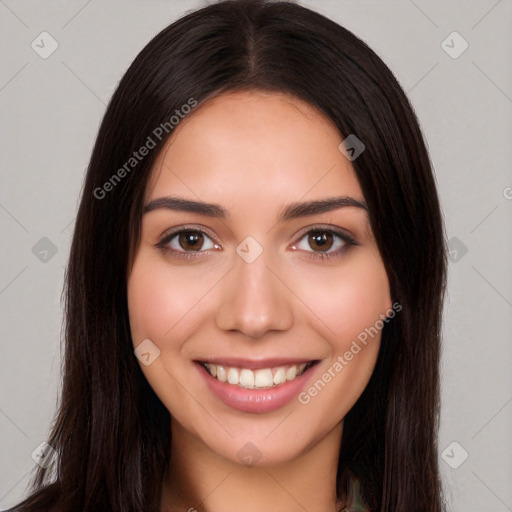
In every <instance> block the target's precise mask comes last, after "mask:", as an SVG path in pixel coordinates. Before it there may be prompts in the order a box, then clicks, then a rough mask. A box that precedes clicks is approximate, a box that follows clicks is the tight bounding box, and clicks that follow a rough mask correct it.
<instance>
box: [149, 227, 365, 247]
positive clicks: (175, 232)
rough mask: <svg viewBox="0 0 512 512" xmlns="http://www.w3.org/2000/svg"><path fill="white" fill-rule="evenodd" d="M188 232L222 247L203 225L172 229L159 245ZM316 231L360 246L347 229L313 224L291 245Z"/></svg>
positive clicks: (302, 231)
mask: <svg viewBox="0 0 512 512" xmlns="http://www.w3.org/2000/svg"><path fill="white" fill-rule="evenodd" d="M186 231H197V232H200V233H203V234H205V235H207V236H208V237H209V238H210V239H211V240H212V241H213V242H214V243H216V244H218V245H221V244H220V242H219V241H218V240H217V237H216V236H215V235H213V234H211V233H210V231H209V230H208V229H207V228H206V227H205V226H201V225H183V226H178V227H176V228H171V229H170V230H168V231H167V232H165V233H164V234H163V235H162V236H161V238H160V242H159V244H162V243H168V242H169V240H171V239H172V238H174V237H175V236H176V235H179V234H180V233H182V232H186ZM314 231H327V232H331V233H332V234H334V235H336V236H338V237H340V238H341V239H342V240H344V241H345V242H346V241H347V239H348V240H349V241H350V242H352V243H353V244H355V245H359V244H358V242H357V240H356V238H355V237H354V236H353V235H352V234H350V233H348V232H347V231H346V230H345V229H343V228H341V227H338V226H330V225H328V224H312V225H310V226H306V227H304V228H302V229H301V230H300V231H299V234H297V235H296V236H295V237H294V241H293V242H291V243H292V244H296V243H297V242H299V241H300V240H302V238H304V236H306V235H307V234H308V233H311V232H314Z"/></svg>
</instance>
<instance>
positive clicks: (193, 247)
mask: <svg viewBox="0 0 512 512" xmlns="http://www.w3.org/2000/svg"><path fill="white" fill-rule="evenodd" d="M178 243H179V245H180V247H181V248H182V249H183V250H185V251H198V250H199V249H201V247H202V245H203V243H204V236H203V235H202V233H199V232H197V231H184V232H182V233H180V234H179V237H178Z"/></svg>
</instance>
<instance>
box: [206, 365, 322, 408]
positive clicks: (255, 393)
mask: <svg viewBox="0 0 512 512" xmlns="http://www.w3.org/2000/svg"><path fill="white" fill-rule="evenodd" d="M196 364H197V367H198V370H199V373H200V374H201V375H202V377H203V379H204V380H205V382H206V385H207V386H208V388H209V389H210V391H211V392H212V393H213V394H214V395H215V396H217V397H218V398H220V400H222V401H223V402H224V403H225V404H226V405H228V406H229V407H232V408H233V409H236V410H238V411H242V412H251V413H259V414H261V413H265V412H272V411H276V410H277V409H280V408H281V407H284V406H285V405H286V404H287V403H289V402H290V401H291V400H292V399H293V398H294V397H296V396H297V395H298V394H299V392H300V391H301V389H302V388H303V386H304V385H305V383H306V381H307V380H308V378H309V376H310V375H311V372H312V370H313V368H315V366H317V365H316V364H314V365H312V366H310V367H309V368H308V369H307V370H306V371H305V372H304V373H303V374H302V375H299V376H298V377H296V378H295V379H294V380H290V381H287V382H284V383H283V384H279V385H278V386H275V387H272V388H265V389H246V388H242V387H240V386H237V385H235V384H228V383H227V382H221V381H220V380H217V379H216V378H214V377H212V376H211V375H210V373H209V372H208V370H206V368H204V367H203V366H202V365H201V364H199V363H196Z"/></svg>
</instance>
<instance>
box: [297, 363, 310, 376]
mask: <svg viewBox="0 0 512 512" xmlns="http://www.w3.org/2000/svg"><path fill="white" fill-rule="evenodd" d="M307 364H308V363H302V364H299V366H297V375H299V374H301V373H302V372H303V371H304V368H306V365H307Z"/></svg>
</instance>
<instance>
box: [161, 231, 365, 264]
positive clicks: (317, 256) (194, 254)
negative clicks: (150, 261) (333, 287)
mask: <svg viewBox="0 0 512 512" xmlns="http://www.w3.org/2000/svg"><path fill="white" fill-rule="evenodd" d="M183 233H199V234H201V235H206V236H207V237H208V238H210V239H211V240H212V242H213V243H214V244H217V245H220V244H218V243H217V242H215V240H214V237H213V236H212V235H210V234H209V233H208V232H206V231H204V230H203V229H199V228H196V227H193V226H191V227H187V226H182V227H180V228H179V229H176V230H172V231H171V232H168V233H166V234H164V235H163V237H162V239H161V240H160V241H159V242H158V243H157V244H156V247H157V248H159V249H162V250H163V251H165V252H166V253H167V254H169V255H171V256H172V257H177V258H183V259H190V258H201V257H203V253H204V252H205V251H176V250H175V249H170V248H169V246H168V244H169V242H171V240H172V239H173V238H174V237H175V236H176V235H181V234H183ZM312 233H328V234H330V235H334V236H337V237H338V238H340V239H341V240H342V241H343V242H344V245H343V246H342V247H341V248H340V249H337V250H336V251H333V252H329V253H325V252H315V251H304V252H307V253H309V254H310V257H311V258H312V259H314V260H321V261H326V260H330V259H331V258H339V257H341V256H343V255H344V254H345V253H346V252H347V251H348V250H349V249H350V248H351V247H352V246H357V245H360V244H359V243H358V242H357V241H356V240H355V239H354V238H352V237H351V236H349V235H348V234H347V233H344V232H342V231H338V230H334V229H332V228H324V227H321V226H318V227H313V228H311V229H309V230H308V231H306V232H305V233H303V234H302V235H300V237H299V238H298V239H297V242H294V244H293V245H294V246H295V245H296V244H297V243H299V242H300V241H301V240H302V239H303V238H304V237H306V236H307V235H310V234H312Z"/></svg>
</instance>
